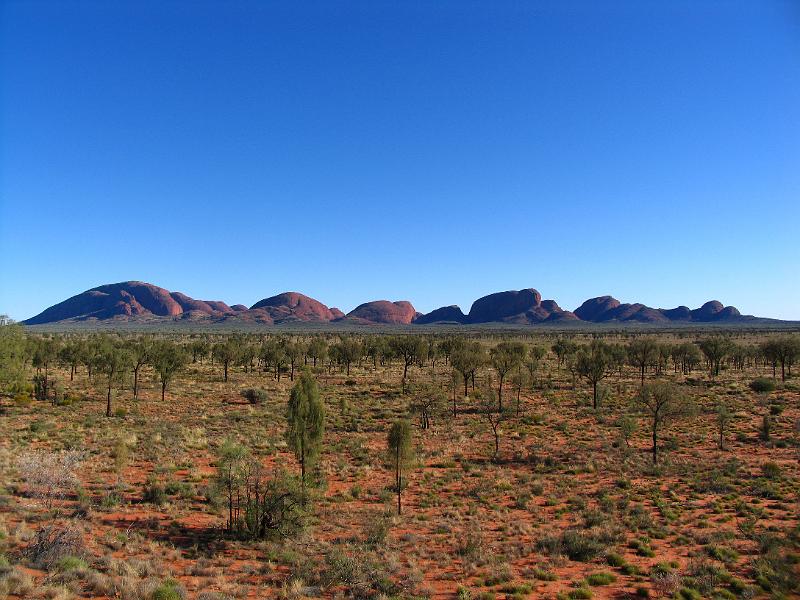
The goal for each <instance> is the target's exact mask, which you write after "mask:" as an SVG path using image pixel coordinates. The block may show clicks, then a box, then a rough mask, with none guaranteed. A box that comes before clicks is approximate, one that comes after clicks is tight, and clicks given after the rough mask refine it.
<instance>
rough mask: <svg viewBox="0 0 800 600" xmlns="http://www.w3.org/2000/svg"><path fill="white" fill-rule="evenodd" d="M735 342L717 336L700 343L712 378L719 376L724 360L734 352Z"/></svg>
mask: <svg viewBox="0 0 800 600" xmlns="http://www.w3.org/2000/svg"><path fill="white" fill-rule="evenodd" d="M732 348H733V342H731V341H730V340H729V339H727V338H724V337H720V336H715V337H711V338H708V339H705V340H703V341H702V342H700V350H701V352H702V353H703V354H704V355H705V357H706V362H707V363H708V370H709V374H710V375H711V377H712V378H713V377H716V376H717V375H719V371H720V366H721V364H722V359H724V358H725V357H726V356H727V355H728V354H729V353H730V351H731V350H732Z"/></svg>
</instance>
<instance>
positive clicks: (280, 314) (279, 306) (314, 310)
mask: <svg viewBox="0 0 800 600" xmlns="http://www.w3.org/2000/svg"><path fill="white" fill-rule="evenodd" d="M250 310H251V311H259V310H260V311H263V313H264V314H265V315H269V318H270V319H271V320H272V322H274V323H281V322H286V321H303V322H328V321H333V320H334V319H337V318H339V316H338V315H337V313H334V312H333V311H332V310H331V309H330V308H328V307H327V306H325V305H324V304H323V303H322V302H319V301H318V300H314V298H309V297H308V296H304V295H303V294H300V293H298V292H284V293H283V294H278V295H277V296H271V297H270V298H264V299H263V300H260V301H259V302H256V303H255V304H254V305H253V306H252V307H250ZM338 314H341V311H338Z"/></svg>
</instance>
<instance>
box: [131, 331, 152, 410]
mask: <svg viewBox="0 0 800 600" xmlns="http://www.w3.org/2000/svg"><path fill="white" fill-rule="evenodd" d="M125 347H126V348H127V350H128V354H129V355H130V357H131V360H130V366H131V368H132V369H133V398H134V399H137V398H138V397H139V373H140V371H141V370H142V367H143V366H145V365H146V364H147V363H148V362H149V361H150V355H151V354H152V351H153V344H152V342H151V341H150V340H149V339H147V338H141V339H138V340H132V341H130V342H128V343H127V344H125Z"/></svg>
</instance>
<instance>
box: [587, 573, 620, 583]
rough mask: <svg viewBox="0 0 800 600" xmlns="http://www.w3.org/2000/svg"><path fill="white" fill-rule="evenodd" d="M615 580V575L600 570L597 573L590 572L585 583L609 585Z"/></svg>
mask: <svg viewBox="0 0 800 600" xmlns="http://www.w3.org/2000/svg"><path fill="white" fill-rule="evenodd" d="M616 580H617V576H616V575H614V574H613V573H609V572H608V571H600V572H599V573H592V574H590V575H589V576H588V577H586V583H588V584H589V585H591V586H598V585H609V584H611V583H614V582H615V581H616Z"/></svg>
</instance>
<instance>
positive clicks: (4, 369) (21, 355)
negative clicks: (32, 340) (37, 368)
mask: <svg viewBox="0 0 800 600" xmlns="http://www.w3.org/2000/svg"><path fill="white" fill-rule="evenodd" d="M27 349H28V345H27V343H26V338H25V332H24V330H23V329H22V325H19V324H17V323H14V322H13V321H12V320H11V319H9V318H8V317H7V316H5V315H0V391H7V390H8V391H15V390H16V389H18V388H19V387H21V386H22V385H23V383H24V381H25V360H26V356H27Z"/></svg>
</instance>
